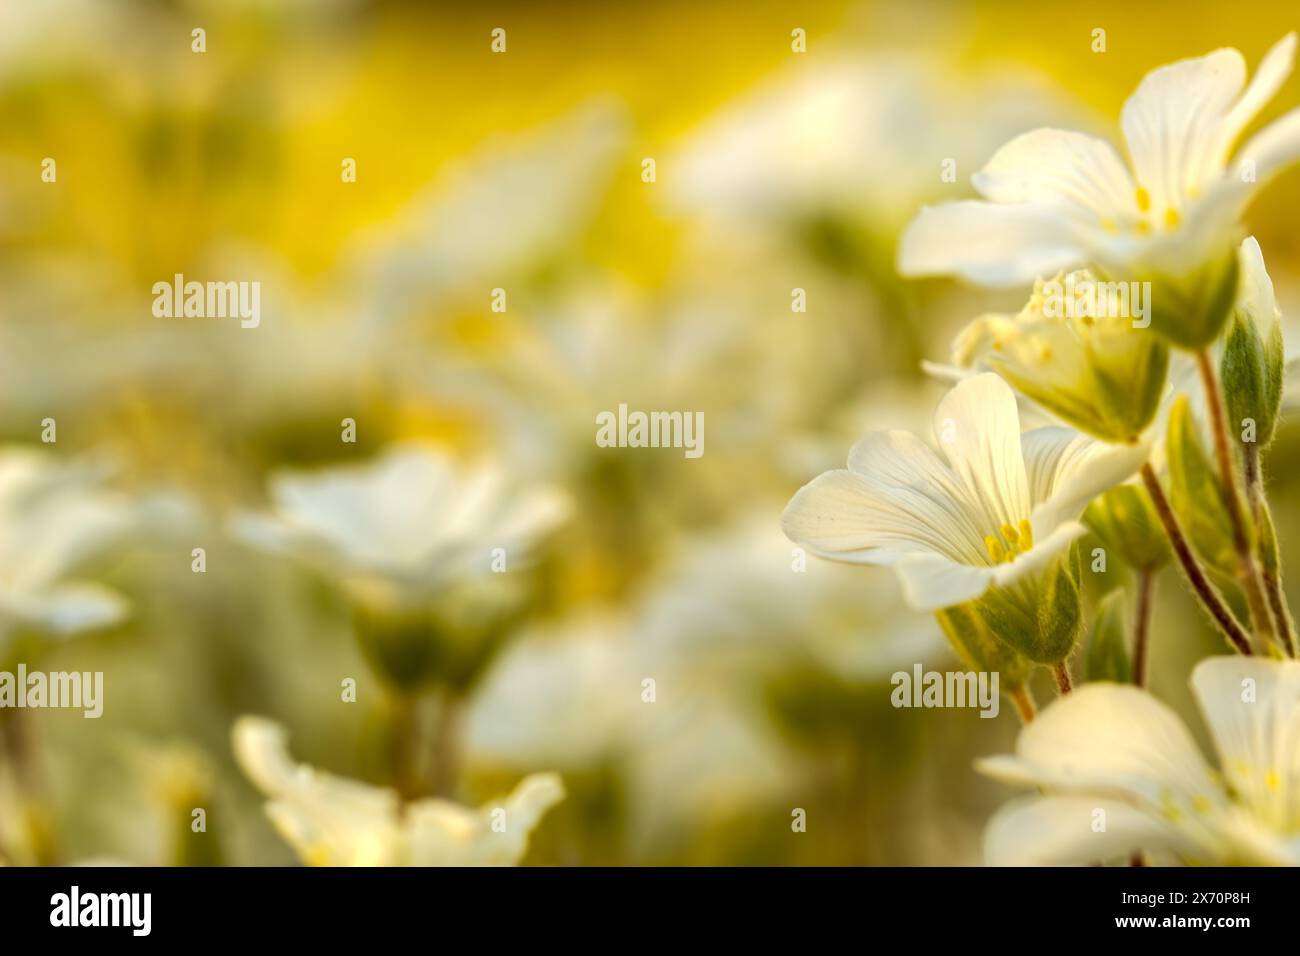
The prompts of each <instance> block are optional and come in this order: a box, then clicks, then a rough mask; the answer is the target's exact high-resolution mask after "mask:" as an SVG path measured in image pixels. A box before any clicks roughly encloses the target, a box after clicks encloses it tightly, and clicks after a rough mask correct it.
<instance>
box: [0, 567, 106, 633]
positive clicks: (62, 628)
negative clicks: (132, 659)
mask: <svg viewBox="0 0 1300 956" xmlns="http://www.w3.org/2000/svg"><path fill="white" fill-rule="evenodd" d="M128 610H129V605H128V604H127V602H126V599H125V598H124V597H122V595H120V594H118V593H117V592H116V591H112V590H110V589H108V588H106V587H104V586H103V585H100V584H94V583H92V582H88V581H86V582H68V583H66V584H56V585H54V586H53V587H48V588H42V589H40V590H38V591H24V592H20V593H17V594H9V595H6V594H0V611H3V612H4V613H6V614H9V615H12V616H13V617H15V618H17V619H19V620H21V621H23V622H24V623H25V624H27V625H28V626H29V627H32V628H35V629H36V630H38V631H41V632H43V633H46V634H49V635H52V636H55V637H68V636H71V635H73V634H79V633H81V632H82V631H90V630H94V629H96V628H101V627H108V626H110V625H112V624H116V623H117V622H119V621H121V620H122V619H124V618H125V617H126V616H127V612H128Z"/></svg>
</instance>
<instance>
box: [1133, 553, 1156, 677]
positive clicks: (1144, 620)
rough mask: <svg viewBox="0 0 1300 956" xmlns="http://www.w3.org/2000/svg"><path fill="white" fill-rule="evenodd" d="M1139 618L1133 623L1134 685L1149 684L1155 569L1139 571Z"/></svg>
mask: <svg viewBox="0 0 1300 956" xmlns="http://www.w3.org/2000/svg"><path fill="white" fill-rule="evenodd" d="M1137 584H1138V589H1137V592H1138V593H1137V618H1136V620H1135V621H1134V623H1133V683H1135V684H1137V686H1138V687H1145V686H1146V683H1147V652H1148V648H1149V646H1150V644H1151V605H1152V602H1153V600H1154V599H1155V590H1156V572H1155V568H1143V569H1142V570H1140V571H1138V582H1137Z"/></svg>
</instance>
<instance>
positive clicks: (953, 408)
mask: <svg viewBox="0 0 1300 956" xmlns="http://www.w3.org/2000/svg"><path fill="white" fill-rule="evenodd" d="M934 432H935V436H936V437H937V438H938V440H939V447H940V448H941V449H942V450H943V452H944V454H945V455H947V457H948V462H949V464H950V465H951V466H952V470H953V471H954V472H955V473H956V475H957V477H958V478H959V479H960V481H961V483H962V485H963V487H964V490H965V492H966V495H967V496H968V498H969V500H970V504H971V506H972V507H973V508H974V509H975V510H976V516H977V519H978V520H977V525H978V527H980V528H982V529H984V534H996V533H997V531H998V529H999V528H1001V527H1002V525H1004V524H1010V525H1011V526H1012V527H1013V528H1014V527H1015V526H1016V525H1017V524H1018V523H1019V522H1020V521H1021V520H1023V519H1024V518H1027V517H1028V516H1029V512H1030V497H1029V485H1028V481H1027V479H1026V476H1025V462H1024V458H1023V457H1022V456H1021V450H1020V411H1019V409H1018V407H1017V406H1016V396H1015V393H1014V392H1013V391H1012V390H1011V386H1010V385H1008V384H1007V383H1006V382H1004V381H1003V380H1002V379H1001V378H999V377H998V376H996V375H993V374H983V375H973V376H971V377H970V378H968V379H965V380H963V381H961V382H958V383H957V385H956V386H955V387H954V388H953V389H952V391H950V392H948V394H947V395H945V396H944V397H943V398H942V399H941V400H940V402H939V406H938V408H937V409H936V410H935V413H934ZM981 540H982V539H981Z"/></svg>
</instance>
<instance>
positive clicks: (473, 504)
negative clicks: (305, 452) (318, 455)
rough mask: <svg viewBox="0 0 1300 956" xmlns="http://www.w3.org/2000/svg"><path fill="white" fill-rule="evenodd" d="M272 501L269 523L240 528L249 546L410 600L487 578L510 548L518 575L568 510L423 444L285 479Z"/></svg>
mask: <svg viewBox="0 0 1300 956" xmlns="http://www.w3.org/2000/svg"><path fill="white" fill-rule="evenodd" d="M271 500H272V507H273V511H272V513H271V514H270V515H266V516H254V515H245V516H242V517H241V518H240V519H239V520H238V521H237V522H236V528H237V530H238V531H239V532H240V533H241V534H243V536H244V537H245V538H247V539H248V540H250V541H252V542H253V543H255V544H258V545H261V546H263V547H265V548H267V549H269V550H272V551H276V552H284V553H289V554H293V555H295V556H296V557H298V558H300V559H301V560H303V561H304V562H306V563H308V564H310V565H313V566H316V567H318V568H320V569H322V570H324V571H325V572H326V573H328V574H331V575H333V576H335V577H337V578H338V579H340V580H341V581H342V582H343V583H344V584H345V585H346V586H348V587H349V588H356V589H360V590H362V591H365V592H369V591H370V590H371V589H373V588H375V587H382V588H384V589H386V590H391V591H393V592H395V593H397V594H398V595H401V596H405V597H411V598H420V597H425V596H429V595H432V594H436V593H437V592H438V590H439V589H440V588H442V587H444V586H446V585H448V584H452V583H456V582H458V581H461V580H466V579H474V578H481V577H483V576H485V575H486V574H487V573H488V571H489V569H490V566H491V560H492V549H494V548H503V549H505V552H506V560H507V567H508V568H515V567H517V566H519V564H520V563H522V562H523V561H525V560H526V559H527V558H528V556H529V552H530V550H531V549H532V548H533V546H534V545H535V544H536V542H537V541H538V539H539V538H540V537H541V536H543V535H544V534H546V533H547V532H549V531H551V530H552V529H553V528H554V527H555V526H556V525H558V524H559V523H560V522H561V521H562V520H563V519H564V518H565V516H566V515H567V513H568V508H569V504H568V499H567V498H566V497H565V496H564V495H563V494H562V493H561V492H559V491H558V490H556V489H554V488H550V487H539V488H518V487H515V486H514V485H513V484H512V482H511V481H509V480H508V476H507V475H506V473H505V472H504V470H502V469H501V468H499V467H496V466H494V465H490V464H480V465H475V466H462V465H459V464H458V463H457V462H455V461H454V460H452V459H450V458H448V457H445V456H443V455H441V454H438V453H436V452H435V451H433V450H432V449H429V448H426V447H424V446H419V445H403V446H397V447H395V448H392V449H389V450H388V451H387V452H386V453H385V454H383V455H382V456H381V457H379V458H378V459H377V460H375V461H373V462H369V463H366V464H363V465H354V466H343V467H338V468H330V469H323V470H321V471H319V472H316V473H312V474H301V473H282V474H279V475H277V476H275V478H274V479H273V480H272V482H271Z"/></svg>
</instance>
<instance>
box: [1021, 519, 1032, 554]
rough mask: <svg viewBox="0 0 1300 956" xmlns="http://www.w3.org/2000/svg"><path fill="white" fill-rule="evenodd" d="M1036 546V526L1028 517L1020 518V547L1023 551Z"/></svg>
mask: <svg viewBox="0 0 1300 956" xmlns="http://www.w3.org/2000/svg"><path fill="white" fill-rule="evenodd" d="M1033 546H1034V526H1033V525H1031V524H1030V523H1029V519H1028V518H1021V519H1020V548H1021V550H1022V551H1028V550H1029V549H1030V548H1032V547H1033Z"/></svg>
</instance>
